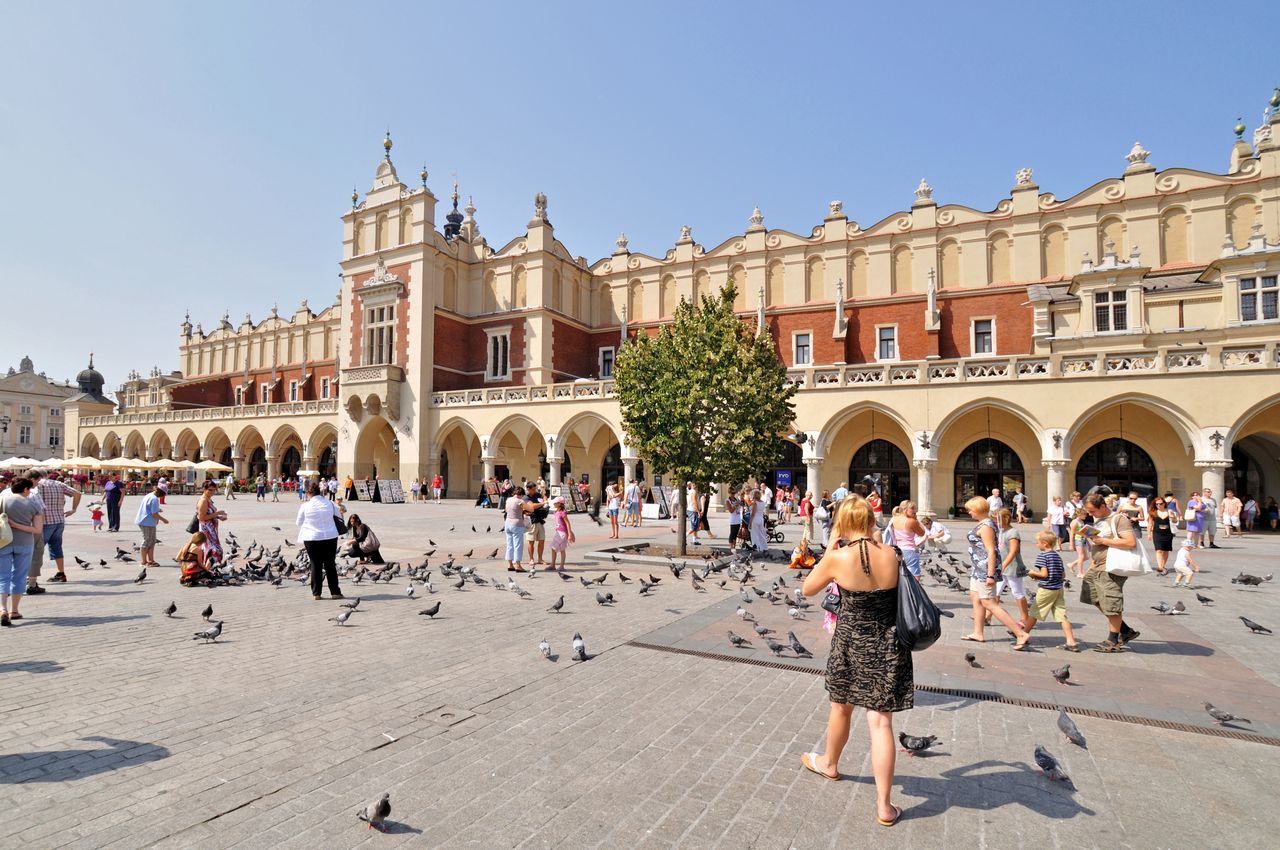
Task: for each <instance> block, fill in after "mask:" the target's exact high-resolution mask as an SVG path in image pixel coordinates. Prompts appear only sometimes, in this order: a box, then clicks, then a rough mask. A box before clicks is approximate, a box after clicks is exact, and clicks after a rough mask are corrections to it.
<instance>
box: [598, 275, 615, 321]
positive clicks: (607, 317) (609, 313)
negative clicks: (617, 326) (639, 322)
mask: <svg viewBox="0 0 1280 850" xmlns="http://www.w3.org/2000/svg"><path fill="white" fill-rule="evenodd" d="M596 306H597V308H598V309H599V315H598V316H597V318H596V324H598V325H612V324H614V323H615V322H617V321H618V319H619V317H618V316H617V315H615V314H614V311H613V287H612V286H610V285H609V284H607V283H606V284H603V285H601V287H600V300H599V302H598V303H597V305H596Z"/></svg>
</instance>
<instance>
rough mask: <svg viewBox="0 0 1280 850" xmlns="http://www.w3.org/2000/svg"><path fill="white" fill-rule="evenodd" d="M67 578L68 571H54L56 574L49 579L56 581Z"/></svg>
mask: <svg viewBox="0 0 1280 850" xmlns="http://www.w3.org/2000/svg"><path fill="white" fill-rule="evenodd" d="M66 580H67V574H66V573H54V574H53V575H52V576H51V577H50V578H49V581H50V582H55V581H66Z"/></svg>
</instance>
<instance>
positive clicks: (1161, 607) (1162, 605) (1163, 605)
mask: <svg viewBox="0 0 1280 850" xmlns="http://www.w3.org/2000/svg"><path fill="white" fill-rule="evenodd" d="M1151 610H1152V611H1159V612H1160V613H1161V614H1168V613H1169V612H1170V611H1172V610H1173V609H1172V608H1170V607H1169V603H1168V602H1157V603H1156V604H1155V605H1152V606H1151Z"/></svg>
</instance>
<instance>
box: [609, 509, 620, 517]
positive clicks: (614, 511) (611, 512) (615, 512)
mask: <svg viewBox="0 0 1280 850" xmlns="http://www.w3.org/2000/svg"><path fill="white" fill-rule="evenodd" d="M609 516H611V517H614V518H615V519H616V518H617V516H618V509H617V508H609Z"/></svg>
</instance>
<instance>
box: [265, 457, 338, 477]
mask: <svg viewBox="0 0 1280 850" xmlns="http://www.w3.org/2000/svg"><path fill="white" fill-rule="evenodd" d="M270 462H271V461H270V459H268V461H267V463H268V464H269V463H270ZM319 462H320V461H319V460H318V459H316V458H314V457H308V456H307V455H303V456H302V468H303V469H314V470H315V471H316V472H324V470H323V469H321V468H320V467H319V466H317V465H316V464H318V463H319ZM276 474H277V475H279V474H280V468H279V467H276ZM294 477H295V478H296V477H297V476H294Z"/></svg>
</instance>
